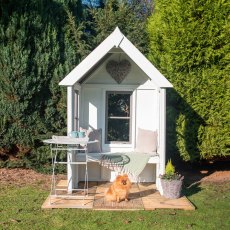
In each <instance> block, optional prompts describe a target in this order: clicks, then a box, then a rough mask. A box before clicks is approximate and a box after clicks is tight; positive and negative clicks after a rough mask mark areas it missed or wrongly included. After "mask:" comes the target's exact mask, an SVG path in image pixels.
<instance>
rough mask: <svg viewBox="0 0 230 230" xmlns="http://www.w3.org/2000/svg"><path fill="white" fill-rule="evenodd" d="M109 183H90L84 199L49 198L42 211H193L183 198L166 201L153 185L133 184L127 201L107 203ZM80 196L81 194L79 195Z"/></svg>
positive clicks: (63, 182) (60, 183)
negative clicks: (65, 209)
mask: <svg viewBox="0 0 230 230" xmlns="http://www.w3.org/2000/svg"><path fill="white" fill-rule="evenodd" d="M66 183H67V182H66V181H65V180H61V181H60V182H59V183H58V187H60V188H63V187H66ZM110 184H111V183H101V182H90V183H89V188H90V190H89V195H88V196H87V197H86V198H85V199H84V198H83V197H80V198H79V197H77V196H76V194H73V195H72V196H69V197H68V198H63V197H60V198H59V197H50V196H48V198H47V199H46V200H45V202H44V203H43V205H42V208H43V209H53V208H84V209H94V210H155V209H183V210H195V207H194V205H193V204H192V203H191V202H190V201H189V200H188V199H187V198H186V197H185V196H183V197H181V198H179V199H175V200H172V199H167V198H164V197H163V196H161V195H160V193H159V192H158V191H157V190H156V188H155V184H152V183H141V184H133V185H132V188H131V192H130V195H129V198H130V200H129V201H127V202H126V201H122V202H120V203H116V202H107V201H106V200H105V199H104V194H105V192H106V190H107V189H108V187H109V186H110ZM80 195H81V194H80Z"/></svg>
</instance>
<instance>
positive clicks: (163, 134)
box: [156, 89, 166, 195]
mask: <svg viewBox="0 0 230 230" xmlns="http://www.w3.org/2000/svg"><path fill="white" fill-rule="evenodd" d="M159 103H160V106H159V109H160V111H159V115H160V117H159V120H160V125H159V126H160V130H159V145H160V149H159V154H160V164H159V168H158V170H157V171H158V172H157V174H158V175H156V176H157V183H156V185H157V189H158V190H159V192H160V194H161V195H162V187H161V183H160V178H159V175H160V174H161V175H163V174H164V173H165V158H166V89H160V95H159Z"/></svg>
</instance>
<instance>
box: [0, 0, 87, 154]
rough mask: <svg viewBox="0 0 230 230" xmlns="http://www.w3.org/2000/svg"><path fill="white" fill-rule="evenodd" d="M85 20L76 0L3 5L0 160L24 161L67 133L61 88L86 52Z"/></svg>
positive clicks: (0, 13)
mask: <svg viewBox="0 0 230 230" xmlns="http://www.w3.org/2000/svg"><path fill="white" fill-rule="evenodd" d="M81 14H82V11H81V3H80V1H78V0H66V1H62V0H53V1H47V0H41V1H36V0H31V1H26V0H21V1H13V0H8V1H4V2H2V1H1V5H0V89H1V90H0V155H3V154H4V155H5V156H6V157H7V154H15V155H16V156H23V155H24V154H26V153H31V152H32V149H34V148H36V147H38V146H39V145H40V141H41V140H42V139H43V138H45V137H50V135H51V133H59V134H63V133H64V132H65V129H66V101H65V97H66V92H65V89H64V88H61V87H60V86H59V85H58V83H59V82H60V80H61V79H63V77H64V76H65V75H66V74H67V73H68V72H70V70H71V69H72V68H74V66H75V65H77V64H78V63H79V61H80V60H81V58H82V56H83V55H85V53H84V52H86V51H87V46H86V44H85V43H84V42H83V41H82V40H83V39H81V38H82V36H83V33H82V31H83V30H84V26H83V24H82V23H81V21H80V19H81V17H82V16H81ZM83 51H84V52H83Z"/></svg>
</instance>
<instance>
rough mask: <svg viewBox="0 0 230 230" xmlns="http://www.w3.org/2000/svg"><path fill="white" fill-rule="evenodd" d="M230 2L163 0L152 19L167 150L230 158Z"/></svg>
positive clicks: (186, 157)
mask: <svg viewBox="0 0 230 230" xmlns="http://www.w3.org/2000/svg"><path fill="white" fill-rule="evenodd" d="M229 15H230V2H229V1H227V0H222V1H209V0H172V1H170V2H169V1H167V0H159V1H157V2H156V8H155V11H154V13H153V14H152V16H151V17H150V18H149V22H148V33H149V38H150V45H149V48H150V52H149V58H150V59H151V61H152V62H153V63H154V64H155V65H156V67H157V68H158V69H159V70H160V71H161V73H162V74H164V75H165V77H166V78H167V79H168V80H169V81H170V82H171V83H172V84H173V86H174V89H173V90H168V92H167V93H168V97H167V100H168V108H167V116H168V121H167V127H168V130H167V134H168V136H167V140H168V145H167V146H168V154H169V155H173V154H175V153H179V154H180V156H181V157H182V158H183V159H184V160H186V161H195V160H199V159H215V158H216V157H217V158H219V157H223V156H229V155H230V152H229V147H230V140H229V136H230V135H229V130H230V124H229V121H230V113H229V111H230V76H229V73H230V20H229V19H230V16H229Z"/></svg>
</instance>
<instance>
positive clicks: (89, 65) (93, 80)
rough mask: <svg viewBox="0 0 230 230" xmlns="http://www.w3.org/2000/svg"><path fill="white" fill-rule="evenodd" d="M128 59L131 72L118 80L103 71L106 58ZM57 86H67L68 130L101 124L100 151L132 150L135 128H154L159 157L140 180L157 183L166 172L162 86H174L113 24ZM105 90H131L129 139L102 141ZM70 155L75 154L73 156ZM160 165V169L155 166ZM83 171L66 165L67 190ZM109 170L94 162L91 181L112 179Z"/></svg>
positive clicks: (98, 126)
mask: <svg viewBox="0 0 230 230" xmlns="http://www.w3.org/2000/svg"><path fill="white" fill-rule="evenodd" d="M123 59H126V60H128V61H129V62H130V63H131V71H130V72H129V73H128V75H127V76H126V78H125V79H124V80H123V81H122V83H120V84H118V83H117V82H116V81H115V80H114V79H113V78H112V77H111V76H110V75H109V74H108V72H107V71H106V63H108V61H109V60H115V61H120V60H123ZM59 85H62V86H67V121H68V127H67V130H68V131H67V132H68V133H69V132H71V131H72V130H77V129H78V128H79V127H84V128H92V129H98V128H102V150H103V151H104V152H108V151H110V152H120V151H123V152H124V151H125V152H127V151H133V150H134V149H135V146H136V141H137V130H138V128H142V129H147V130H153V131H155V130H157V132H158V150H157V152H158V153H159V158H158V159H150V161H149V164H147V166H146V168H145V169H144V171H143V172H142V173H141V175H140V178H141V180H142V181H146V182H151V181H152V182H156V184H157V187H158V189H160V185H159V179H158V176H159V174H163V173H164V170H165V138H166V133H165V132H166V88H171V87H172V84H171V83H170V82H169V81H168V80H167V79H166V78H165V77H164V76H163V75H162V74H161V73H160V72H159V71H158V70H157V69H156V68H155V67H154V66H153V65H152V64H151V63H150V62H149V61H148V59H147V58H146V57H145V56H144V55H143V54H142V53H141V52H140V51H139V50H138V49H137V48H136V47H135V46H134V45H133V44H132V43H131V42H130V41H129V40H128V39H127V38H126V37H125V36H124V35H123V34H122V33H121V31H120V30H119V29H118V28H116V29H115V30H114V31H113V32H112V33H111V34H110V35H109V36H108V37H107V38H106V39H105V40H104V41H103V42H102V43H101V44H100V45H99V46H98V47H97V48H95V49H94V50H93V51H92V52H91V53H90V54H89V55H88V56H87V57H86V58H85V59H84V60H83V61H82V62H81V63H80V64H79V65H78V66H76V67H75V68H74V69H73V70H72V71H71V72H70V73H69V74H68V75H67V76H66V77H65V78H64V79H63V80H62V81H61V82H60V83H59ZM107 91H131V92H132V118H131V119H132V121H131V124H132V127H131V143H129V144H127V143H126V144H123V143H119V144H107V143H105V109H106V108H105V107H106V106H105V105H106V92H107ZM69 154H70V155H71V157H73V158H74V154H71V153H69ZM157 169H158V170H157ZM83 175H84V173H83V172H82V170H81V168H76V167H74V166H68V180H69V182H70V183H69V190H71V189H72V188H73V187H75V186H76V185H75V184H74V183H75V182H74V181H77V180H80V179H81V177H82V176H83ZM113 176H114V174H113V172H110V170H108V169H106V168H104V167H101V166H100V165H99V164H98V163H92V164H91V166H90V167H89V180H91V181H100V180H101V181H103V180H112V179H113Z"/></svg>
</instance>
